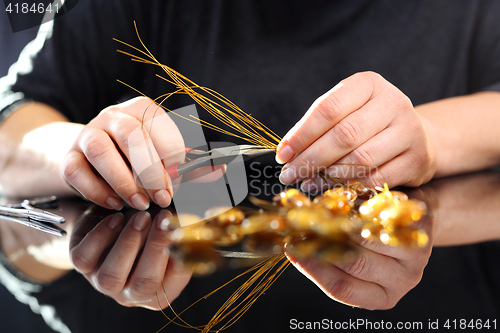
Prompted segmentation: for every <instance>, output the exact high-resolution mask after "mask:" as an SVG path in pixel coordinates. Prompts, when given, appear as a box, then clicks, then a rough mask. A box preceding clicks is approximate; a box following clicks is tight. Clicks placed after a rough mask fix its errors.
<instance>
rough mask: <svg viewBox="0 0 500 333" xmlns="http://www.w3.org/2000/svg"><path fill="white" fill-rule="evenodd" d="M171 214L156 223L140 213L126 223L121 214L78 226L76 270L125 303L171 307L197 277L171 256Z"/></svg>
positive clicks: (72, 245)
mask: <svg viewBox="0 0 500 333" xmlns="http://www.w3.org/2000/svg"><path fill="white" fill-rule="evenodd" d="M171 216H172V214H171V213H170V212H169V211H166V210H164V211H161V212H160V213H159V214H158V215H157V216H156V217H155V219H154V221H151V216H150V215H149V213H147V212H138V213H136V214H135V215H133V216H132V218H131V219H130V221H128V223H124V217H123V215H122V214H121V213H117V214H114V215H111V216H108V217H107V218H105V219H104V220H102V221H101V222H99V224H98V225H97V226H95V227H94V225H89V223H80V224H77V225H76V226H75V229H74V231H73V233H72V235H71V240H70V258H71V261H72V262H73V266H74V267H75V269H76V270H77V271H79V272H80V273H82V274H83V275H84V276H85V278H86V279H87V280H88V281H89V282H90V283H91V284H92V286H93V287H94V288H95V289H96V290H98V291H100V292H101V293H103V294H105V295H108V296H110V297H111V298H113V299H114V300H116V301H117V302H118V303H119V304H121V305H124V306H130V307H131V306H137V307H144V308H148V309H152V310H158V309H159V306H160V307H161V308H162V309H164V308H166V307H168V306H169V305H170V304H169V302H172V301H173V300H174V299H175V298H176V297H177V296H178V295H179V294H180V292H181V291H182V290H183V289H184V287H185V286H186V284H187V283H188V281H189V279H190V277H191V273H190V272H187V271H185V270H182V269H180V268H179V266H177V265H176V264H175V263H174V262H172V260H171V258H169V255H168V251H167V249H168V245H169V237H168V233H167V231H165V230H163V229H165V228H164V226H162V222H163V220H164V219H165V218H169V217H171ZM86 221H87V222H88V220H86ZM92 227H94V228H92ZM89 229H90V230H89ZM163 288H165V292H166V294H167V297H168V301H167V299H166V298H165V296H164V293H163V290H164V289H163ZM156 295H158V300H159V301H160V305H158V301H157V298H156V297H157V296H156Z"/></svg>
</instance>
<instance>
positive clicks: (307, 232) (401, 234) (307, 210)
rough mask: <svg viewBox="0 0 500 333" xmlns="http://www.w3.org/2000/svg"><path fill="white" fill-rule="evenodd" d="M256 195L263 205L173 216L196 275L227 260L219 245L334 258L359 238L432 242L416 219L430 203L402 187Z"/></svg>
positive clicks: (175, 244)
mask: <svg viewBox="0 0 500 333" xmlns="http://www.w3.org/2000/svg"><path fill="white" fill-rule="evenodd" d="M250 201H251V202H252V203H254V204H255V205H256V206H258V207H259V208H260V209H249V208H238V207H234V208H229V207H216V208H213V209H210V210H209V211H207V212H206V214H205V215H206V216H208V217H207V218H205V219H202V218H201V217H198V216H186V215H183V216H182V218H183V222H184V223H185V224H186V221H188V223H189V221H190V219H192V221H193V222H195V221H196V222H197V221H201V220H203V221H202V222H198V223H193V224H190V225H188V226H185V227H182V228H180V227H179V223H178V221H179V220H178V217H175V216H174V217H173V218H171V219H170V220H169V228H171V230H172V237H171V238H172V246H171V251H172V254H174V255H175V256H176V257H177V258H178V259H180V261H181V262H182V263H183V264H184V265H185V266H188V267H189V268H191V269H192V270H193V271H194V272H195V273H196V274H199V275H202V274H208V273H211V272H213V271H214V270H215V269H217V268H218V267H220V266H221V265H222V264H223V263H224V260H223V258H222V257H221V255H220V251H221V250H222V251H224V250H232V249H234V248H235V247H236V248H238V249H239V250H240V251H241V250H243V251H244V252H247V253H253V254H256V255H263V256H266V255H274V254H281V253H284V252H286V253H287V254H289V255H292V256H294V257H297V258H311V257H317V258H322V259H325V260H328V261H336V260H342V259H347V258H349V257H350V256H352V255H353V254H354V253H355V251H356V247H357V245H356V244H355V242H354V241H353V237H354V236H356V235H361V236H362V237H364V238H369V239H377V240H380V241H381V242H383V243H385V244H388V245H391V246H420V247H422V246H425V245H426V244H427V242H428V237H427V234H426V233H425V231H423V230H421V229H415V228H414V223H415V222H417V221H419V220H420V219H421V217H422V216H423V215H424V214H425V213H426V206H425V204H424V203H423V202H420V201H418V200H414V199H408V197H407V196H406V194H404V193H402V192H395V191H389V190H388V189H387V188H386V189H385V190H383V191H381V192H379V193H377V191H376V190H375V189H373V188H372V187H370V186H369V185H367V184H364V183H362V182H358V181H352V182H348V183H347V185H345V186H341V187H337V188H334V189H330V190H328V191H326V192H324V193H323V194H321V195H319V196H317V197H315V198H314V199H313V200H311V199H310V198H309V197H308V196H307V195H306V194H304V193H302V192H301V191H299V190H297V189H288V190H286V191H284V192H282V193H280V194H279V195H276V196H275V197H274V198H273V200H272V202H268V201H263V200H260V199H257V198H250Z"/></svg>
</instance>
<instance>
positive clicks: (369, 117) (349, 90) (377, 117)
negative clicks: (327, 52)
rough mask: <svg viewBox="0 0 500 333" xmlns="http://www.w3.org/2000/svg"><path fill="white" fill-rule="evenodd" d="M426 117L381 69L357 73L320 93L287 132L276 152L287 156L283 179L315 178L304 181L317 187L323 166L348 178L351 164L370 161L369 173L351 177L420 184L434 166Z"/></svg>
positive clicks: (306, 186)
mask: <svg viewBox="0 0 500 333" xmlns="http://www.w3.org/2000/svg"><path fill="white" fill-rule="evenodd" d="M424 122H426V120H425V119H423V118H421V117H420V116H419V115H418V114H417V113H416V111H415V109H414V108H413V106H412V104H411V101H410V100H409V99H408V97H406V96H405V95H404V94H403V93H402V92H401V91H400V90H398V89H397V88H396V87H394V86H393V85H392V84H390V83H389V82H388V81H386V80H385V79H384V78H383V77H381V76H380V75H379V74H376V73H372V72H365V73H357V74H354V75H352V76H351V77H349V78H347V79H345V80H343V81H342V82H340V83H339V84H338V85H337V86H335V87H334V88H333V89H332V90H330V91H329V92H327V93H326V94H325V95H323V96H321V97H320V98H318V99H317V100H316V101H315V102H314V103H313V105H312V106H311V107H310V109H309V110H308V111H307V113H306V114H305V115H304V117H303V118H302V119H301V120H300V121H299V122H298V123H297V124H296V125H295V126H294V127H293V128H292V129H291V130H290V131H289V132H288V133H287V134H286V135H285V137H284V138H283V140H282V141H281V143H280V144H279V146H278V152H277V160H278V162H283V163H285V162H288V163H287V164H286V165H285V166H284V167H283V170H282V173H281V175H280V180H281V182H282V183H284V184H291V183H295V182H297V181H300V180H304V179H309V178H311V179H310V180H308V181H305V182H304V183H303V184H302V187H303V189H304V190H305V191H313V190H316V189H317V188H319V187H320V185H319V184H321V180H320V178H318V176H315V175H316V174H317V173H318V172H319V171H321V170H325V168H326V170H325V171H326V173H327V174H328V175H330V176H331V177H339V178H350V177H345V176H344V175H343V172H345V169H346V167H345V165H346V164H350V165H364V166H369V167H370V169H371V172H370V173H369V174H365V175H364V176H363V177H358V176H357V177H352V178H362V180H364V181H366V182H368V183H370V184H372V185H378V186H382V185H383V183H384V182H387V183H388V185H389V186H390V187H393V186H396V185H407V186H418V185H420V184H422V183H425V182H427V181H429V180H430V179H431V178H432V177H433V175H434V172H435V169H436V158H435V152H434V148H433V144H432V143H431V142H430V139H429V136H428V134H427V132H426V128H425V126H424ZM334 164H337V165H334ZM339 164H341V165H339ZM374 170H375V171H374Z"/></svg>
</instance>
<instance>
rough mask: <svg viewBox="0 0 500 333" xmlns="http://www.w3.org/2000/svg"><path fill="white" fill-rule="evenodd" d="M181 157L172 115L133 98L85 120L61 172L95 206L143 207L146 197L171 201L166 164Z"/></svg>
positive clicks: (179, 138) (164, 203)
mask: <svg viewBox="0 0 500 333" xmlns="http://www.w3.org/2000/svg"><path fill="white" fill-rule="evenodd" d="M155 111H156V113H155ZM145 112H146V113H145ZM144 114H145V117H144V119H143V115H144ZM153 114H154V118H153ZM143 120H144V125H143V122H142V121H143ZM151 121H154V126H153V127H151ZM150 128H154V129H156V130H152V131H151V132H150ZM160 129H161V130H160ZM184 157H185V150H184V141H183V139H182V136H181V133H180V132H179V130H178V128H177V126H176V125H175V123H174V122H173V121H172V119H171V118H170V117H169V116H168V115H167V114H166V112H165V111H164V110H163V109H162V108H160V107H158V106H157V105H156V104H154V103H152V102H151V100H150V99H148V98H144V97H138V98H134V99H132V100H130V101H127V102H124V103H121V104H118V105H113V106H110V107H108V108H106V109H104V110H103V111H101V113H99V115H98V116H97V117H95V118H94V119H93V120H92V121H91V122H90V123H88V124H87V125H86V126H85V127H84V129H83V130H82V131H81V133H80V135H79V136H78V138H77V140H76V141H75V143H74V144H73V147H72V148H71V149H70V151H69V152H68V154H67V155H66V158H65V160H64V162H63V163H62V173H63V176H64V179H65V180H66V182H67V183H68V184H69V185H70V186H72V187H73V188H74V189H75V190H77V191H78V192H79V193H80V194H81V195H82V196H83V197H85V198H87V199H89V200H91V201H93V202H94V203H96V204H98V205H100V206H103V207H106V208H110V209H116V210H119V209H121V208H122V207H123V203H122V199H123V200H125V201H126V202H127V203H128V204H129V205H130V206H132V207H134V208H136V209H139V210H145V209H147V208H148V207H149V202H150V199H152V200H153V201H154V202H156V204H158V205H159V206H161V207H167V206H168V205H169V204H170V202H171V200H172V195H173V187H172V182H171V180H170V177H169V176H168V174H167V173H166V171H165V167H169V166H171V165H175V164H179V163H182V162H184ZM129 166H130V167H129ZM132 170H134V171H135V173H136V175H138V176H137V177H138V179H137V180H136V177H135V175H134V173H133V171H132ZM221 175H222V174H221Z"/></svg>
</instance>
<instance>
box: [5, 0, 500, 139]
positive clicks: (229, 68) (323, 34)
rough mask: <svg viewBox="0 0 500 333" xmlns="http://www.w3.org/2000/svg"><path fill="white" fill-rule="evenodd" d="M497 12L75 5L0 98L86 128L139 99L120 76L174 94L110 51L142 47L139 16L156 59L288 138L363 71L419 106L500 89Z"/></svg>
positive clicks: (476, 6) (309, 5)
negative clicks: (33, 105)
mask: <svg viewBox="0 0 500 333" xmlns="http://www.w3.org/2000/svg"><path fill="white" fill-rule="evenodd" d="M499 13H500V3H499V2H498V1H477V0H469V1H466V0H461V1H454V2H453V3H451V2H450V1H447V0H438V1H436V0H427V1H425V0H419V1H389V0H386V1H372V0H357V1H319V0H312V1H307V2H306V1H286V0H280V1H265V0H259V1H237V2H235V1H199V0H182V1H129V2H127V3H124V2H122V1H106V2H103V1H82V2H80V3H79V4H78V5H77V6H76V7H75V8H74V9H73V10H72V11H70V12H69V13H68V14H66V15H64V16H62V17H61V18H58V19H56V20H55V23H54V24H55V25H54V31H53V33H52V37H51V38H48V39H47V40H46V41H45V45H44V46H43V50H42V52H40V53H38V54H37V55H36V56H35V57H34V60H33V65H34V70H33V71H32V72H30V73H28V74H26V75H20V76H18V77H17V80H16V82H15V83H14V84H13V85H12V92H10V91H6V92H5V91H4V92H2V95H1V96H2V99H1V100H2V101H9V103H11V101H10V100H9V99H8V98H5V96H6V95H4V94H7V97H8V96H9V95H10V94H11V93H15V92H22V94H23V95H24V96H20V97H19V98H24V99H27V100H35V101H40V102H43V103H46V104H49V105H51V106H53V107H55V108H56V109H57V110H59V111H61V112H62V113H64V114H65V115H67V116H68V117H69V119H70V120H71V121H75V122H80V123H87V122H88V121H90V120H91V119H92V118H93V117H95V115H96V114H97V113H98V112H99V111H100V110H102V109H103V108H105V107H107V106H109V105H111V104H114V103H117V102H120V101H123V100H126V99H128V98H130V97H133V96H136V95H137V93H135V92H133V91H132V90H130V89H129V88H127V87H125V86H122V85H120V84H119V83H117V82H116V79H120V80H122V81H125V82H126V83H128V84H131V85H132V86H134V87H136V88H138V89H139V90H141V91H142V92H144V93H145V94H146V95H148V96H150V97H156V96H158V95H161V94H163V93H165V92H169V91H172V90H173V87H171V86H170V85H169V84H168V83H165V82H163V81H162V80H161V79H159V78H156V77H155V73H161V70H159V69H158V68H155V67H153V66H150V65H143V64H138V63H134V62H131V61H130V59H129V57H127V56H124V55H121V54H118V53H117V52H116V49H117V48H120V49H124V50H127V51H129V50H128V49H127V48H126V47H124V46H122V45H120V44H118V43H116V42H114V41H112V38H113V37H114V38H118V39H120V40H123V41H125V42H128V43H130V44H132V45H134V46H140V44H139V42H138V40H137V37H136V35H135V31H134V27H133V21H134V20H135V21H137V26H138V28H139V32H140V34H141V37H142V38H143V40H144V42H145V44H146V45H147V46H148V48H149V49H150V50H151V51H152V53H153V54H154V55H155V56H156V57H157V58H158V59H159V60H160V61H161V62H162V63H164V64H167V65H168V66H170V67H172V68H174V69H176V70H177V71H179V72H180V73H182V74H184V75H186V76H187V77H189V78H190V79H192V80H193V81H194V82H197V83H199V84H201V85H204V86H207V87H210V88H212V89H215V90H216V91H218V92H220V93H222V94H223V95H224V96H226V97H228V98H229V99H230V100H232V101H233V102H234V103H236V104H237V105H238V106H239V107H240V108H242V109H243V110H245V111H246V112H248V113H251V114H252V115H254V116H256V117H257V118H258V119H260V120H261V121H263V122H264V123H265V124H266V125H268V126H269V127H270V128H271V129H273V130H274V131H276V132H277V133H278V134H280V135H283V134H284V133H285V132H286V131H287V130H288V129H289V128H290V127H291V126H292V125H293V124H294V123H295V122H296V121H297V120H298V119H300V117H301V116H302V115H303V114H304V112H305V111H306V110H307V108H308V107H309V106H310V105H311V103H312V102H313V101H314V100H315V99H316V98H317V97H319V96H320V95H322V94H323V93H325V92H326V91H328V90H329V89H331V88H332V87H333V86H334V85H335V84H337V83H338V82H339V81H340V80H341V79H343V78H345V77H347V76H349V75H351V74H353V73H356V72H359V71H366V70H371V71H375V72H378V73H380V74H382V76H384V77H385V78H386V79H387V80H389V81H390V82H392V83H393V84H394V85H395V86H397V87H398V88H400V89H401V90H402V91H403V92H404V93H405V94H406V95H408V96H409V97H410V99H411V100H412V101H413V103H414V104H415V105H418V104H421V103H426V102H430V101H433V100H437V99H442V98H446V97H451V96H457V95H464V94H469V93H473V92H477V91H481V90H500V24H498V16H499ZM0 91H1V90H0ZM177 103H178V104H177V105H175V104H174V105H172V104H169V106H170V107H171V108H175V107H180V106H185V105H187V104H188V103H189V104H190V103H191V101H188V100H182V101H180V102H179V101H178V102H177ZM5 107H6V106H4V107H0V109H2V108H5ZM1 118H2V117H1V116H0V119H1ZM206 118H207V119H210V118H209V117H206ZM207 134H208V135H210V134H209V133H207ZM209 138H210V139H212V138H211V137H209Z"/></svg>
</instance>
